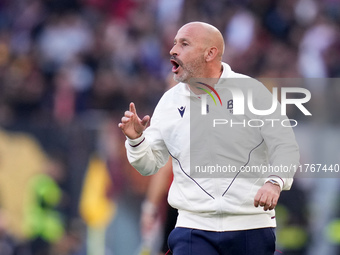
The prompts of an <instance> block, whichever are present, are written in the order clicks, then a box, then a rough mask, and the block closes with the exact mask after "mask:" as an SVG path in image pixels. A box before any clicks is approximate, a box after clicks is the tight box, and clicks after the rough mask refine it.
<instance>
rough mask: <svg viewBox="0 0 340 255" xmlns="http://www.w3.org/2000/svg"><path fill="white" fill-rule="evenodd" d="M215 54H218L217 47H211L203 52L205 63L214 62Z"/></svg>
mask: <svg viewBox="0 0 340 255" xmlns="http://www.w3.org/2000/svg"><path fill="white" fill-rule="evenodd" d="M217 53H218V49H217V47H215V46H213V47H210V48H208V49H207V50H206V52H205V61H207V62H210V61H212V60H214V59H215V57H216V55H217Z"/></svg>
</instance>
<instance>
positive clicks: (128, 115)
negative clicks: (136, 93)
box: [118, 103, 150, 139]
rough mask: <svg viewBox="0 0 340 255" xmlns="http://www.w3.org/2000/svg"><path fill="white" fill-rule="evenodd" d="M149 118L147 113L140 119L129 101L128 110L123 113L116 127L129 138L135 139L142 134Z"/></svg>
mask: <svg viewBox="0 0 340 255" xmlns="http://www.w3.org/2000/svg"><path fill="white" fill-rule="evenodd" d="M149 120H150V116H149V115H146V116H144V117H143V119H140V118H139V117H138V115H137V111H136V107H135V104H134V103H130V107H129V111H126V112H125V113H124V116H123V117H122V119H121V121H122V122H121V123H119V124H118V127H119V128H120V129H121V130H122V131H123V133H124V134H125V135H126V136H127V137H129V138H130V139H136V138H138V137H140V136H141V135H142V133H143V131H144V130H145V128H146V126H147V124H148V122H149Z"/></svg>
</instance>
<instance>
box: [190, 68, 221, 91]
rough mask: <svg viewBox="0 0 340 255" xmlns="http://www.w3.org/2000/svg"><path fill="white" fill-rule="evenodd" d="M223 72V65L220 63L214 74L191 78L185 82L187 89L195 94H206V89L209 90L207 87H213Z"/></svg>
mask: <svg viewBox="0 0 340 255" xmlns="http://www.w3.org/2000/svg"><path fill="white" fill-rule="evenodd" d="M217 70H218V69H217ZM222 73H223V65H222V63H221V67H220V68H219V70H218V71H216V72H215V73H214V74H212V75H210V76H208V78H192V79H190V81H189V82H187V83H186V85H187V86H188V88H189V90H190V91H191V92H193V93H194V94H196V95H201V94H206V93H207V92H206V91H209V92H210V91H211V89H209V87H213V88H214V87H215V85H216V84H217V83H218V81H219V79H220V78H221V76H222Z"/></svg>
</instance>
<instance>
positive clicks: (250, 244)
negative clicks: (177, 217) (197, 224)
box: [168, 227, 276, 255]
mask: <svg viewBox="0 0 340 255" xmlns="http://www.w3.org/2000/svg"><path fill="white" fill-rule="evenodd" d="M275 240H276V238H275V232H274V229H273V228H260V229H250V230H241V231H226V232H212V231H204V230H198V229H190V228H180V227H177V228H175V229H174V230H173V231H172V232H171V233H170V235H169V238H168V244H169V248H170V251H171V252H172V254H173V255H273V254H274V253H275Z"/></svg>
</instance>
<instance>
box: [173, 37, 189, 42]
mask: <svg viewBox="0 0 340 255" xmlns="http://www.w3.org/2000/svg"><path fill="white" fill-rule="evenodd" d="M176 42H177V40H176V39H174V43H176ZM178 42H189V43H190V40H189V39H187V38H185V37H184V38H179V39H178Z"/></svg>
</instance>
